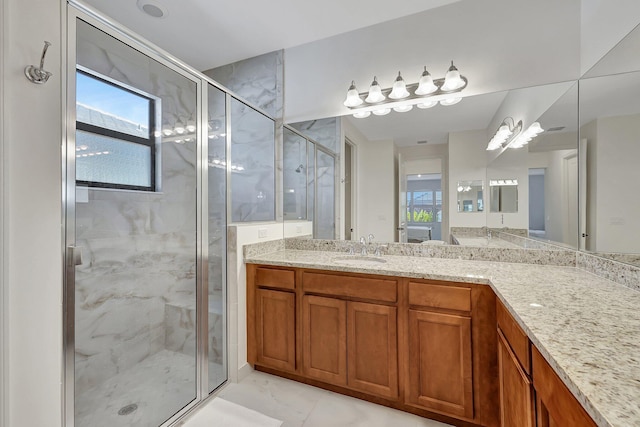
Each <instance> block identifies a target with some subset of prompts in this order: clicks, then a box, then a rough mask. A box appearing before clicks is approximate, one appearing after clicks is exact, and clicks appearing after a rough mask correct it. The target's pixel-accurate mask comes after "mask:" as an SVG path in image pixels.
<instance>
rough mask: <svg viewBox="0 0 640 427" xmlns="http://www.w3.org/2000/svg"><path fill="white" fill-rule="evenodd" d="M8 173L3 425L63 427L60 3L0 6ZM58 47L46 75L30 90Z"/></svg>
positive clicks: (37, 0)
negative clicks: (32, 72) (33, 67)
mask: <svg viewBox="0 0 640 427" xmlns="http://www.w3.org/2000/svg"><path fill="white" fill-rule="evenodd" d="M2 4H3V8H2V15H1V16H2V18H1V19H2V32H3V35H2V49H3V51H2V54H3V64H2V66H3V68H2V72H1V76H2V80H3V86H4V92H3V94H2V105H3V112H4V115H3V121H2V125H3V128H2V145H3V149H4V152H3V155H2V167H3V172H4V174H3V177H2V186H3V195H4V200H3V203H2V209H3V217H4V224H3V225H4V226H3V229H4V233H3V235H2V238H3V245H4V251H3V265H4V267H5V270H4V271H3V276H2V279H3V285H4V296H5V298H6V301H5V305H4V307H3V313H2V315H3V317H4V319H3V320H4V322H6V325H5V327H6V326H8V334H7V336H4V337H3V338H4V340H5V342H4V347H3V352H4V357H5V358H6V359H8V360H5V363H7V362H8V366H7V368H8V369H7V371H6V372H5V374H6V377H5V378H4V379H3V380H4V382H5V384H4V386H5V388H4V390H5V392H6V395H4V400H5V402H4V403H5V407H4V410H3V414H2V416H3V420H4V424H5V425H6V426H11V427H30V426H60V425H62V388H61V381H62V240H61V236H62V229H61V224H62V216H61V200H62V195H61V188H62V182H61V172H60V171H61V169H60V165H61V152H60V146H61V144H60V141H61V133H62V120H61V117H62V114H61V101H60V100H61V92H62V77H63V76H64V75H65V73H63V72H62V70H61V64H60V62H61V61H60V58H61V53H62V51H63V47H64V43H62V41H61V28H60V22H61V11H62V6H61V5H62V2H60V1H45V0H34V1H30V2H18V1H14V0H4V1H3V2H2ZM44 40H48V41H50V42H51V43H52V46H51V48H50V49H49V53H48V55H47V61H46V63H45V68H46V69H47V70H49V71H51V72H53V77H51V78H50V79H49V82H48V83H47V84H44V85H35V84H32V83H30V82H29V81H28V80H27V79H26V78H25V77H24V71H23V70H24V67H25V66H27V65H29V64H37V63H38V62H39V59H40V54H41V52H42V47H43V41H44Z"/></svg>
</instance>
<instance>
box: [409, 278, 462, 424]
mask: <svg viewBox="0 0 640 427" xmlns="http://www.w3.org/2000/svg"><path fill="white" fill-rule="evenodd" d="M409 305H410V309H409V322H408V335H409V352H408V353H409V381H408V394H407V396H406V399H407V403H409V404H411V405H416V406H419V407H422V408H425V409H427V410H432V411H436V412H441V413H444V414H447V415H454V416H458V417H464V418H468V419H473V414H474V404H473V362H472V334H471V289H470V288H463V287H455V286H442V285H436V284H430V283H419V282H409ZM441 310H446V312H442V311H441Z"/></svg>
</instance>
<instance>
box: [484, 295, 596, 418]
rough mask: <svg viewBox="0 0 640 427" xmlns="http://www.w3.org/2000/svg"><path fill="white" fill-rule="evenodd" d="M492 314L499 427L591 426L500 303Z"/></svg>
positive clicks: (578, 406) (581, 410)
mask: <svg viewBox="0 0 640 427" xmlns="http://www.w3.org/2000/svg"><path fill="white" fill-rule="evenodd" d="M496 314H497V316H496V317H497V323H498V337H499V343H498V365H499V372H500V375H499V381H500V418H501V425H502V427H534V426H537V427H595V426H596V424H595V422H594V421H593V420H592V419H591V417H590V416H589V415H588V414H587V412H586V411H585V410H584V408H582V406H581V405H580V403H579V402H578V401H577V400H576V398H575V397H574V396H573V394H571V392H570V391H569V389H568V388H567V387H566V386H565V385H564V383H563V382H562V380H560V377H558V375H557V374H556V373H555V372H554V370H553V369H552V368H551V366H550V365H549V363H547V361H546V360H545V359H544V357H543V356H542V355H541V354H540V352H539V351H538V349H537V348H536V347H535V346H534V345H532V344H531V342H530V341H529V338H528V337H527V336H526V334H525V333H524V332H523V331H522V329H521V328H520V326H518V324H517V323H516V321H515V320H514V319H513V317H512V316H511V315H510V314H509V312H508V311H507V309H506V308H505V307H504V305H503V304H502V303H501V302H500V301H498V302H497V307H496Z"/></svg>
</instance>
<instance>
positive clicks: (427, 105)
mask: <svg viewBox="0 0 640 427" xmlns="http://www.w3.org/2000/svg"><path fill="white" fill-rule="evenodd" d="M436 105H438V101H428V102H421V103H420V104H418V108H422V109H425V108H432V107H435V106H436Z"/></svg>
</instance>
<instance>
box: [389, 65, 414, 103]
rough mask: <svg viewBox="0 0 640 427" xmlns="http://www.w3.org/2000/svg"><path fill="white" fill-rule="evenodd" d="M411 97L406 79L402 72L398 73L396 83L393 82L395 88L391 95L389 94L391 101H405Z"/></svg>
mask: <svg viewBox="0 0 640 427" xmlns="http://www.w3.org/2000/svg"><path fill="white" fill-rule="evenodd" d="M409 95H411V94H410V93H409V91H408V90H407V85H406V83H405V82H404V79H403V78H402V76H401V75H400V71H398V77H396V81H395V82H393V88H392V89H391V93H390V94H389V98H391V99H403V98H406V97H407V96H409Z"/></svg>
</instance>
